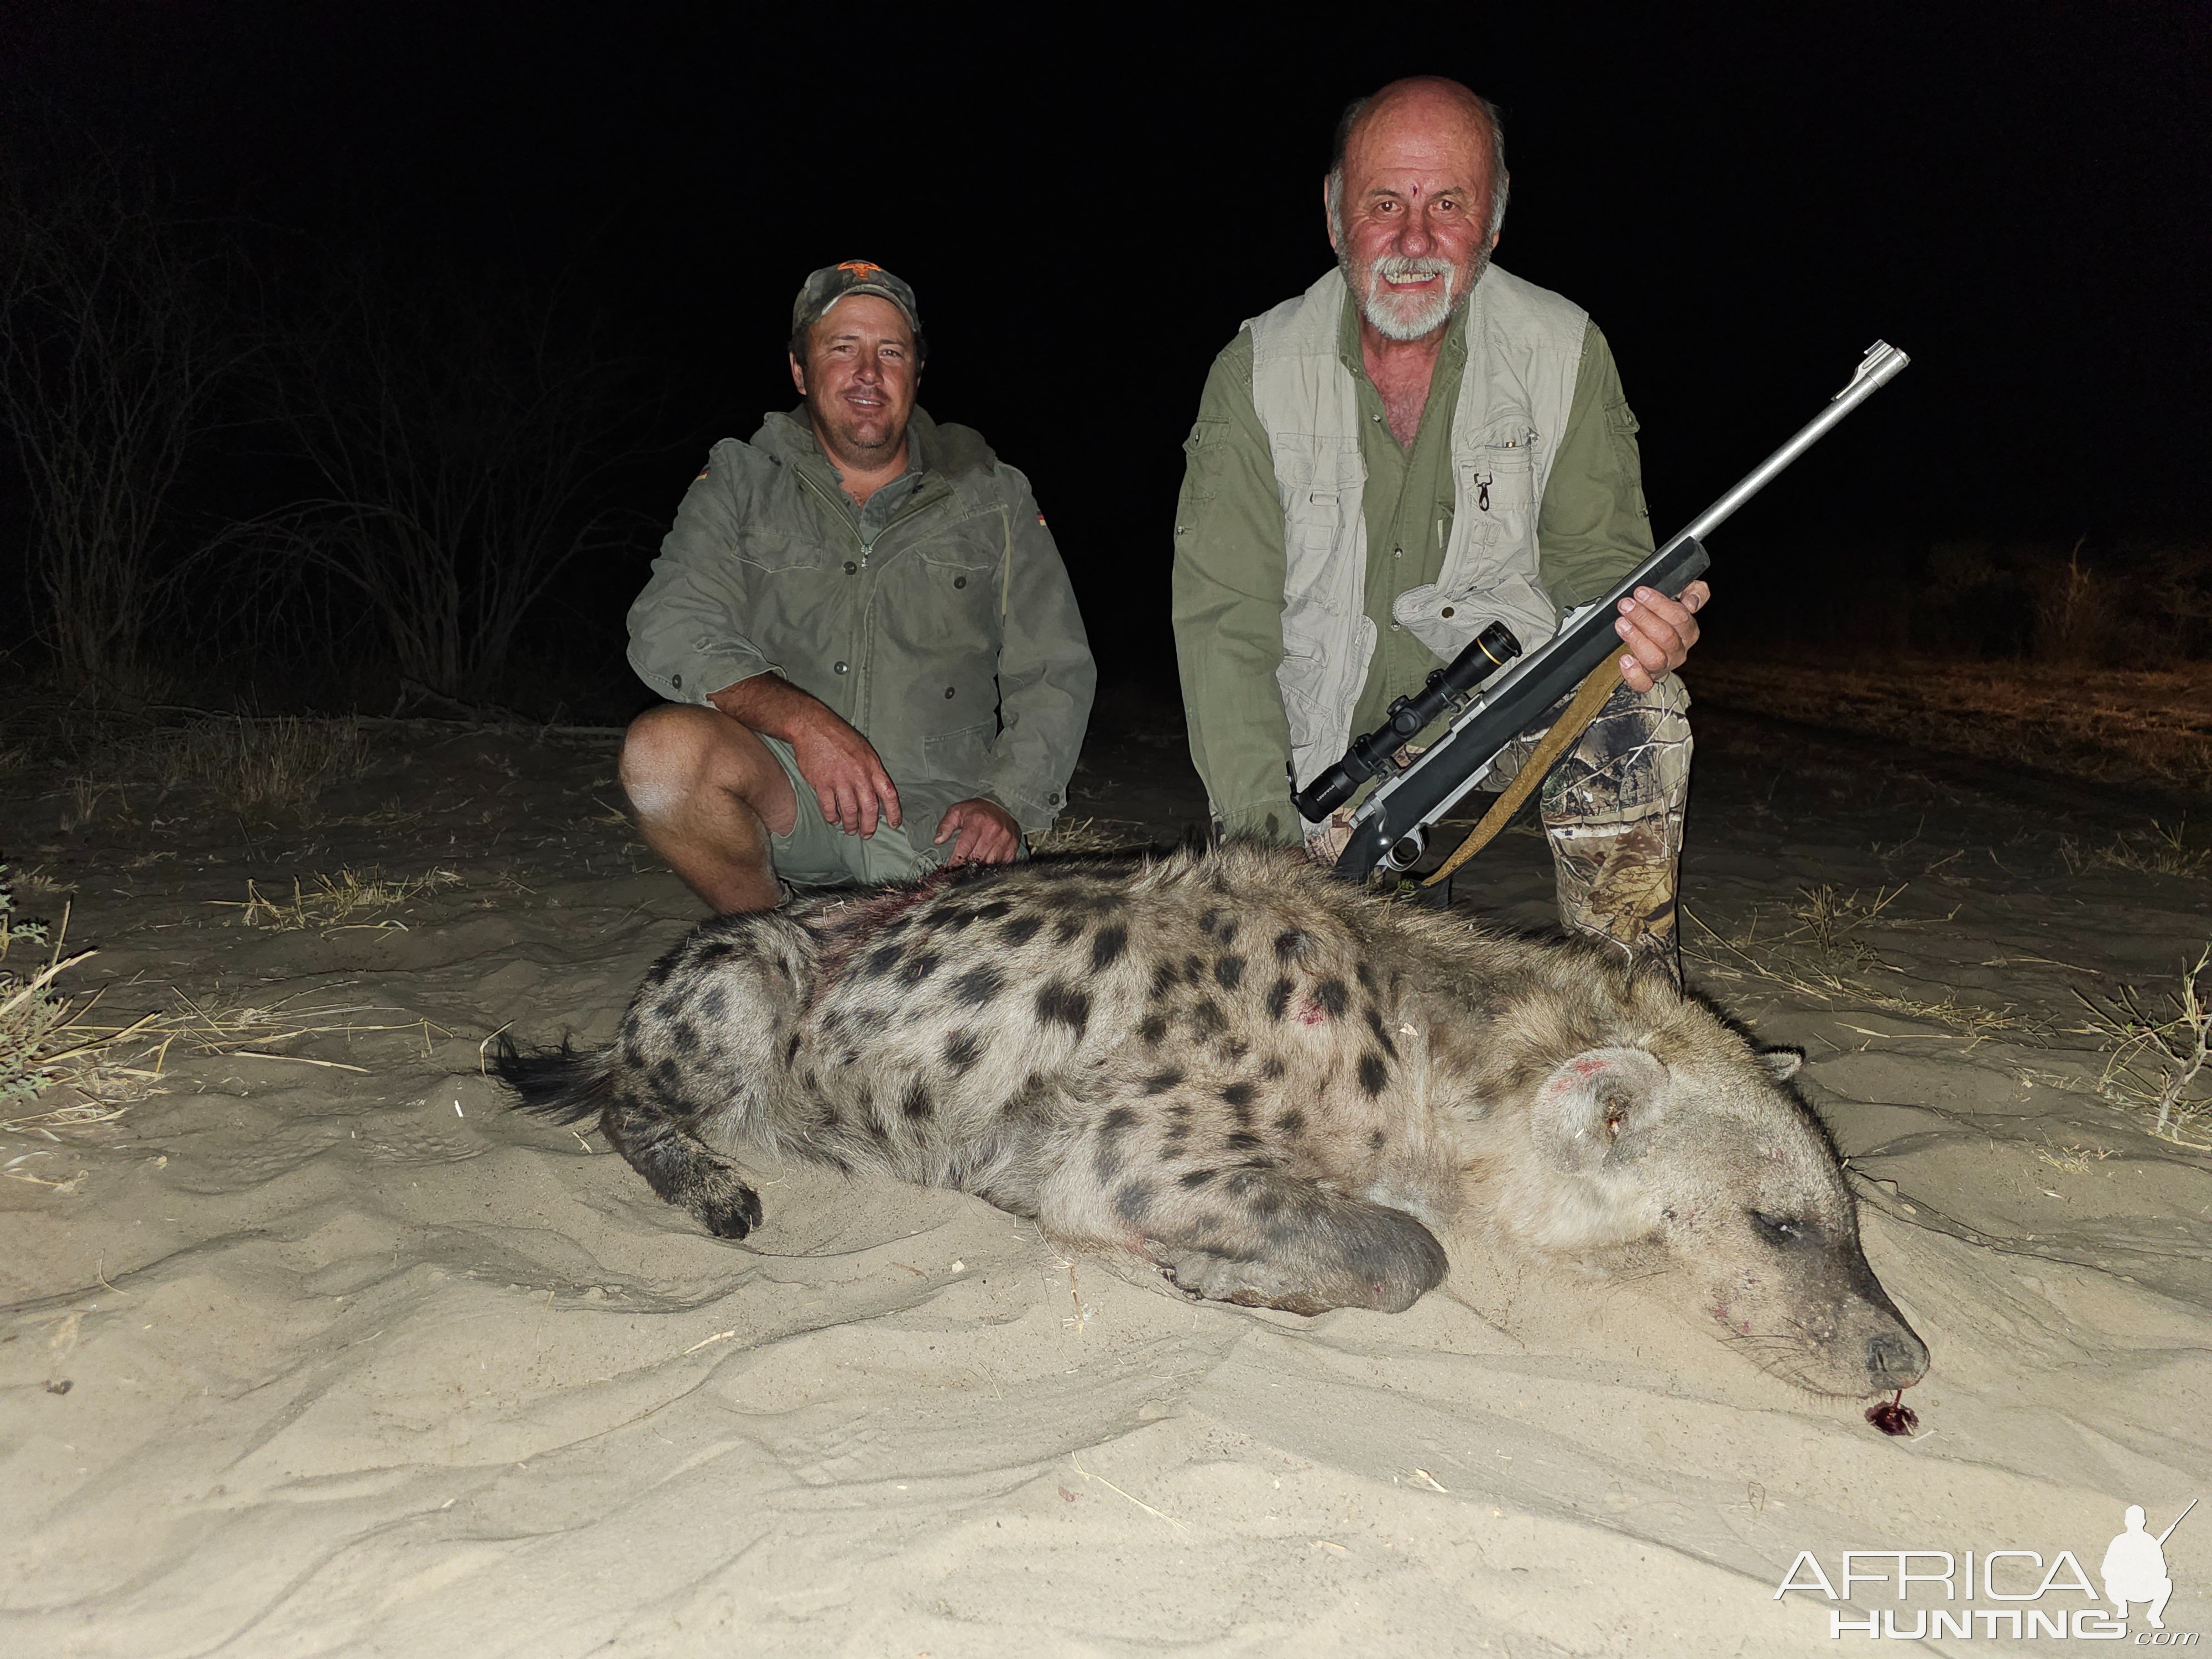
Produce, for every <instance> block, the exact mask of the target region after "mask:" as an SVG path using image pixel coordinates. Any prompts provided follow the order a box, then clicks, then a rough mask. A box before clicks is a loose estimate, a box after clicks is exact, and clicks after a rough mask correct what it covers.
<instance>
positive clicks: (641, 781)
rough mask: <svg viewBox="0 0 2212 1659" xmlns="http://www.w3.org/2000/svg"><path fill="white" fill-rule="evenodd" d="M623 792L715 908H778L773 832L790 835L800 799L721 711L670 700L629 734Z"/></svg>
mask: <svg viewBox="0 0 2212 1659" xmlns="http://www.w3.org/2000/svg"><path fill="white" fill-rule="evenodd" d="M621 771H622V781H623V792H624V793H627V794H628V795H629V800H630V805H631V806H632V807H633V808H634V809H635V811H636V813H637V822H638V829H639V830H640V832H641V834H643V836H645V839H646V842H647V845H648V846H650V847H651V848H653V851H654V852H656V853H658V854H660V855H661V857H663V858H665V859H666V860H668V862H669V864H670V866H671V867H672V868H673V869H674V870H675V872H676V873H677V874H678V875H679V876H681V877H682V878H684V883H685V884H686V885H688V886H689V887H690V889H691V890H692V891H693V892H695V893H696V894H698V895H699V896H700V897H701V898H702V899H704V900H705V901H706V902H708V904H709V905H711V906H713V907H714V909H715V910H717V911H718V912H721V913H723V914H728V913H731V912H733V911H738V910H765V909H769V908H772V907H774V906H775V903H776V902H777V901H778V899H779V898H780V897H781V889H780V888H779V887H778V886H777V884H776V877H775V860H774V857H773V855H772V852H771V848H770V841H769V838H770V836H775V835H779V834H784V833H787V832H788V831H789V830H790V829H792V827H793V824H794V823H795V822H796V819H797V817H798V811H799V802H798V799H797V798H796V795H795V793H794V792H793V788H792V786H791V781H790V779H789V777H788V776H787V774H786V772H785V769H784V768H783V766H782V765H781V763H779V762H778V760H777V758H776V757H775V755H773V754H772V753H770V752H769V748H768V744H767V743H766V742H765V741H764V740H763V738H761V737H760V736H759V735H758V734H757V733H756V732H752V731H750V729H748V728H747V727H746V726H744V725H742V724H740V723H739V722H738V721H737V720H732V719H731V718H730V717H729V716H728V715H727V714H723V713H721V712H720V710H719V709H715V708H701V707H696V706H693V705H690V704H684V703H664V704H662V705H661V706H660V707H659V708H650V709H647V711H646V712H645V713H644V714H641V715H639V716H638V717H637V719H635V720H633V721H631V722H630V726H629V731H628V732H625V733H624V734H623V750H622V766H621Z"/></svg>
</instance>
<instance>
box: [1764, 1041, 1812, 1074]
mask: <svg viewBox="0 0 2212 1659" xmlns="http://www.w3.org/2000/svg"><path fill="white" fill-rule="evenodd" d="M1804 1063H1805V1055H1804V1053H1803V1051H1802V1050H1800V1049H1796V1048H1761V1049H1760V1050H1759V1064H1760V1065H1762V1066H1765V1067H1766V1070H1767V1073H1768V1075H1770V1076H1771V1077H1772V1078H1773V1079H1774V1080H1775V1081H1776V1082H1777V1083H1787V1082H1789V1081H1790V1079H1791V1078H1793V1077H1796V1075H1797V1071H1798V1068H1799V1067H1800V1066H1803V1065H1804Z"/></svg>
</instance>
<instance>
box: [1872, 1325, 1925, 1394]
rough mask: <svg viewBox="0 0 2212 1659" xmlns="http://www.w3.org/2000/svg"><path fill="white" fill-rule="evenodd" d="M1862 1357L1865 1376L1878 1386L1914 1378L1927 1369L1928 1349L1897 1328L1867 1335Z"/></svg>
mask: <svg viewBox="0 0 2212 1659" xmlns="http://www.w3.org/2000/svg"><path fill="white" fill-rule="evenodd" d="M1866 1357H1867V1376H1868V1377H1869V1379H1870V1380H1871V1381H1872V1382H1873V1383H1875V1385H1876V1386H1877V1387H1879V1388H1884V1389H1893V1388H1901V1387H1904V1386H1905V1384H1907V1383H1917V1382H1918V1381H1919V1380H1920V1378H1921V1376H1922V1375H1923V1373H1924V1372H1925V1371H1926V1370H1927V1369H1928V1350H1927V1349H1926V1348H1924V1347H1923V1346H1921V1345H1920V1344H1919V1343H1918V1342H1917V1341H1915V1340H1912V1339H1911V1337H1908V1336H1905V1335H1904V1334H1901V1333H1898V1332H1892V1331H1884V1332H1881V1334H1878V1335H1875V1336H1870V1337H1869V1338H1868V1339H1867V1353H1866Z"/></svg>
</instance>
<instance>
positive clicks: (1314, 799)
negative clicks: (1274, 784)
mask: <svg viewBox="0 0 2212 1659" xmlns="http://www.w3.org/2000/svg"><path fill="white" fill-rule="evenodd" d="M1520 654H1521V641H1518V640H1516V639H1515V638H1514V637H1513V630H1512V629H1510V628H1508V627H1506V625H1505V624H1504V623H1491V624H1490V626H1489V627H1487V628H1486V629H1483V630H1482V632H1481V633H1480V634H1478V635H1475V637H1474V644H1473V645H1470V646H1469V647H1468V648H1467V649H1466V650H1464V651H1462V652H1461V653H1459V655H1457V656H1456V657H1454V658H1453V659H1451V660H1450V661H1449V662H1448V663H1446V664H1445V665H1443V667H1442V668H1438V669H1434V670H1431V672H1430V674H1429V678H1427V679H1426V680H1425V681H1423V682H1422V684H1421V689H1420V690H1419V691H1416V692H1415V693H1414V694H1413V696H1410V697H1401V698H1399V699H1398V701H1397V702H1394V703H1392V704H1391V705H1390V712H1389V715H1388V717H1387V718H1385V719H1384V720H1383V724H1382V725H1380V726H1376V728H1375V729H1374V730H1373V731H1372V732H1369V733H1368V734H1367V735H1366V736H1365V737H1363V738H1353V739H1352V747H1351V748H1349V749H1347V750H1345V751H1344V757H1343V758H1342V759H1341V760H1339V761H1338V762H1337V763H1336V764H1335V765H1334V766H1332V767H1330V768H1329V769H1328V770H1327V771H1325V772H1323V773H1322V775H1320V776H1319V777H1317V778H1316V779H1315V780H1314V781H1312V782H1311V783H1310V784H1308V785H1307V786H1306V787H1304V789H1301V790H1298V791H1297V792H1296V793H1293V794H1292V795H1291V804H1292V805H1295V806H1297V809H1298V811H1300V812H1301V813H1302V814H1304V817H1305V819H1306V822H1307V823H1320V822H1321V821H1322V819H1323V818H1325V817H1328V815H1329V814H1330V813H1331V812H1334V811H1336V809H1337V808H1338V807H1340V806H1341V805H1344V803H1345V802H1346V801H1347V800H1350V799H1352V792H1353V791H1354V790H1356V789H1357V788H1358V787H1359V786H1360V785H1361V784H1363V783H1364V782H1366V781H1367V780H1368V779H1370V778H1371V777H1373V776H1375V775H1376V774H1377V773H1378V772H1380V771H1382V769H1383V768H1384V767H1385V766H1386V765H1388V764H1389V760H1390V757H1391V756H1392V755H1394V754H1395V753H1396V752H1397V750H1399V748H1400V747H1401V745H1402V744H1405V742H1406V741H1407V739H1408V738H1415V737H1419V735H1420V734H1421V732H1424V731H1425V730H1426V729H1427V728H1428V726H1429V724H1430V722H1431V721H1432V720H1436V719H1437V717H1438V716H1439V715H1441V714H1444V713H1446V712H1447V711H1448V710H1449V709H1450V708H1453V707H1454V706H1455V705H1456V704H1457V703H1458V702H1460V700H1461V699H1462V698H1463V697H1465V696H1467V695H1468V692H1470V691H1472V690H1474V688H1475V687H1477V686H1478V685H1480V684H1482V683H1483V681H1485V680H1486V679H1488V678H1490V677H1491V676H1492V674H1495V673H1496V672H1497V671H1498V670H1499V669H1501V668H1503V667H1504V666H1505V665H1506V664H1507V663H1509V662H1511V661H1512V660H1513V659H1514V658H1516V657H1517V656H1519V655H1520ZM1291 781H1292V782H1294V783H1295V782H1296V781H1297V780H1296V779H1295V778H1294V779H1292V780H1291Z"/></svg>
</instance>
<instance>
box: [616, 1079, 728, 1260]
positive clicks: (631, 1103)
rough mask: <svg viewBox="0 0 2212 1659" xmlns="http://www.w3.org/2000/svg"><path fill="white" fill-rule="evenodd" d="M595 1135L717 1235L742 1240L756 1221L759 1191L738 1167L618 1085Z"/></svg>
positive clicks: (666, 1197)
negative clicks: (606, 1141)
mask: <svg viewBox="0 0 2212 1659" xmlns="http://www.w3.org/2000/svg"><path fill="white" fill-rule="evenodd" d="M599 1133H602V1134H604V1135H605V1136H606V1138H607V1139H608V1140H609V1141H611V1142H612V1143H613V1146H614V1149H615V1150H616V1151H617V1152H620V1153H621V1154H622V1155H623V1157H624V1158H628V1159H629V1165H630V1168H632V1169H633V1170H636V1171H637V1172H638V1173H639V1174H640V1175H641V1176H644V1177H645V1178H646V1181H647V1183H648V1184H649V1185H650V1186H651V1187H652V1188H653V1191H654V1192H656V1193H658V1194H660V1196H661V1197H663V1198H665V1199H666V1200H668V1201H669V1202H670V1203H671V1204H673V1205H675V1206H677V1207H678V1208H679V1209H684V1210H689V1211H690V1212H691V1213H692V1214H693V1215H695V1216H696V1217H698V1218H699V1220H700V1223H701V1224H702V1225H703V1226H705V1228H706V1229H707V1231H708V1232H710V1233H713V1234H714V1236H715V1237H718V1238H743V1237H744V1236H745V1235H746V1234H747V1233H749V1232H750V1231H752V1230H753V1229H754V1228H756V1227H757V1226H759V1225H760V1219H761V1201H760V1194H758V1193H757V1192H755V1191H754V1190H753V1189H752V1188H750V1187H749V1186H747V1185H746V1184H745V1178H744V1176H743V1174H741V1173H740V1172H739V1170H738V1166H737V1165H736V1164H733V1163H732V1162H731V1161H730V1160H729V1159H728V1158H725V1157H723V1156H722V1155H721V1154H720V1152H716V1151H715V1150H714V1148H713V1147H711V1146H708V1144H707V1143H706V1142H705V1141H703V1140H702V1139H699V1137H698V1136H696V1135H695V1134H693V1133H690V1131H689V1130H687V1129H685V1128H684V1127H683V1126H682V1125H680V1124H679V1123H678V1122H677V1121H676V1120H675V1119H674V1118H672V1117H671V1116H669V1115H668V1114H667V1113H665V1112H664V1111H662V1110H661V1109H659V1108H658V1107H656V1106H650V1105H647V1103H645V1102H643V1101H641V1100H640V1099H639V1098H638V1097H636V1096H635V1095H633V1094H631V1093H630V1092H629V1091H627V1090H625V1089H623V1088H622V1087H621V1086H620V1085H617V1087H616V1091H615V1098H614V1100H613V1102H612V1103H611V1104H610V1105H609V1106H608V1107H607V1109H606V1110H605V1112H603V1113H602V1114H601V1115H600V1117H599Z"/></svg>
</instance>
